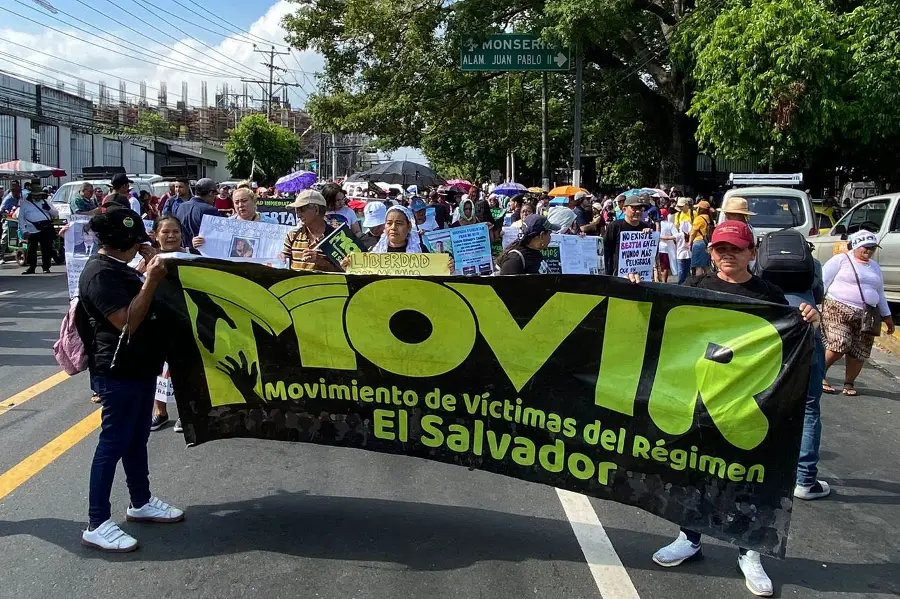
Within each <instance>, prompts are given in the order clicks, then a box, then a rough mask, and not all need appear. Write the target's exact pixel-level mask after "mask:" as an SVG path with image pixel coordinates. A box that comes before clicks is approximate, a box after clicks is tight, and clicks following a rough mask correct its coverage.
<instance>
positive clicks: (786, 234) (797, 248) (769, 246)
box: [753, 229, 816, 293]
mask: <svg viewBox="0 0 900 599" xmlns="http://www.w3.org/2000/svg"><path fill="white" fill-rule="evenodd" d="M753 274H755V275H756V276H758V277H760V278H761V279H763V280H764V281H768V282H769V283H772V284H774V285H777V286H778V287H779V288H781V290H782V291H784V292H785V293H802V292H804V291H809V290H810V289H812V286H813V283H814V282H815V278H816V267H815V262H814V261H813V256H812V252H811V251H810V248H809V243H807V241H806V238H805V237H803V234H802V233H800V232H799V231H795V230H794V229H786V230H784V231H773V232H771V233H766V234H765V235H764V236H763V238H762V240H761V241H760V243H759V249H758V251H757V256H756V266H755V268H754V271H753Z"/></svg>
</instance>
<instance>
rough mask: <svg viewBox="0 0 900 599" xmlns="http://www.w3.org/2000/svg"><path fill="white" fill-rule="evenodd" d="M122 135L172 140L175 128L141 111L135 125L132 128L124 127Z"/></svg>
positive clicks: (147, 111) (151, 113) (154, 115)
mask: <svg viewBox="0 0 900 599" xmlns="http://www.w3.org/2000/svg"><path fill="white" fill-rule="evenodd" d="M124 133H126V134H130V135H140V136H143V137H154V138H156V137H162V138H164V139H166V138H172V137H175V135H176V130H175V126H174V125H172V124H171V123H170V122H169V121H167V120H166V119H164V118H163V117H161V116H160V115H158V114H156V113H155V112H150V111H149V110H143V111H141V113H140V114H139V115H138V122H137V125H135V126H134V127H125V129H124Z"/></svg>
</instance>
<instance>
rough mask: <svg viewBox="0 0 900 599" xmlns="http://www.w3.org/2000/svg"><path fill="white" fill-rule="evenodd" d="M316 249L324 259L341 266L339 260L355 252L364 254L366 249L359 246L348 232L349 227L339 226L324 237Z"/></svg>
mask: <svg viewBox="0 0 900 599" xmlns="http://www.w3.org/2000/svg"><path fill="white" fill-rule="evenodd" d="M316 249H317V250H321V252H322V253H323V254H325V257H326V258H328V259H329V260H331V261H332V262H334V263H335V264H337V265H338V266H340V265H341V260H343V259H344V258H346V257H347V256H349V255H350V254H353V253H355V252H365V251H366V248H364V247H362V246H361V245H359V242H358V241H356V237H354V236H353V233H351V232H350V227H348V226H347V225H345V224H341V226H340V227H338V228H336V229H335V230H334V231H332V232H331V233H329V234H328V235H326V236H325V238H324V239H323V240H322V241H320V242H319V243H317V244H316Z"/></svg>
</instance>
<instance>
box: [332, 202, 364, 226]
mask: <svg viewBox="0 0 900 599" xmlns="http://www.w3.org/2000/svg"><path fill="white" fill-rule="evenodd" d="M332 215H337V216H340V217H342V218H343V220H345V221H347V226H348V227H351V228H352V227H353V223H355V222H357V221H358V220H359V218H358V217H357V216H356V212H354V211H353V209H352V208H350V207H349V206H344V207H343V208H341V209H340V210H329V211H328V212H326V213H325V216H332ZM328 220H331V219H328ZM336 220H341V219H340V218H339V219H336Z"/></svg>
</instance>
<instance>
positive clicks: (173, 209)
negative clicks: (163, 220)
mask: <svg viewBox="0 0 900 599" xmlns="http://www.w3.org/2000/svg"><path fill="white" fill-rule="evenodd" d="M190 190H191V182H190V181H188V180H187V179H178V180H177V181H175V184H174V187H173V188H172V195H171V196H169V198H168V199H167V200H166V203H165V204H164V205H163V209H162V214H163V216H176V215H177V213H178V209H179V208H180V207H181V205H182V204H184V203H185V202H187V201H189V200H190V195H189V194H190Z"/></svg>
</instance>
